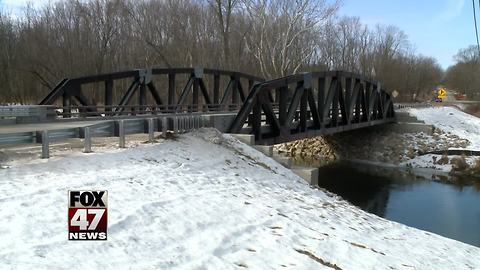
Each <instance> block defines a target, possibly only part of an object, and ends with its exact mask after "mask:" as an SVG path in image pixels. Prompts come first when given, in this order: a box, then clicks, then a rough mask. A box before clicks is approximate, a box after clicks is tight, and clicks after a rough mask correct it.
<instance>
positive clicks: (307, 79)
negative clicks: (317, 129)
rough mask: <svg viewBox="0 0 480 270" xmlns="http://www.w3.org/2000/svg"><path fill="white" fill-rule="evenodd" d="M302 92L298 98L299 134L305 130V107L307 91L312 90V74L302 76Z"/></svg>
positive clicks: (306, 104)
mask: <svg viewBox="0 0 480 270" xmlns="http://www.w3.org/2000/svg"><path fill="white" fill-rule="evenodd" d="M301 84H302V86H301V87H302V88H303V92H302V96H301V98H300V125H299V127H300V132H305V131H306V130H307V114H308V112H307V106H308V91H310V90H311V88H312V74H311V73H306V74H305V75H303V81H302V82H301Z"/></svg>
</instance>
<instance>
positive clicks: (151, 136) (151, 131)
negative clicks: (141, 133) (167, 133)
mask: <svg viewBox="0 0 480 270" xmlns="http://www.w3.org/2000/svg"><path fill="white" fill-rule="evenodd" d="M147 121H148V141H149V142H151V143H153V141H154V140H155V136H154V121H153V118H149V119H148V120H147Z"/></svg>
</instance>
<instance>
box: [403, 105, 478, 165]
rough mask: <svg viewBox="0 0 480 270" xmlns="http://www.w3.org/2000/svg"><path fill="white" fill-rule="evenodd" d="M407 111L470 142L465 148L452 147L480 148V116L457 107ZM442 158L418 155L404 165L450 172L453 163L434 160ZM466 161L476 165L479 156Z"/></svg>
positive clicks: (467, 158) (439, 156)
mask: <svg viewBox="0 0 480 270" xmlns="http://www.w3.org/2000/svg"><path fill="white" fill-rule="evenodd" d="M407 111H408V113H409V114H410V115H412V116H415V117H417V119H419V120H422V121H424V122H425V123H426V124H430V125H433V126H435V128H438V129H440V130H442V131H443V132H445V133H451V134H454V135H457V136H458V137H460V138H462V139H467V140H468V141H469V142H470V144H469V145H468V146H467V147H465V148H450V149H467V150H480V118H478V117H475V116H472V115H470V114H467V113H464V112H462V111H461V110H459V109H458V108H455V107H430V108H409V109H408V110H407ZM432 143H435V142H432ZM440 158H441V155H430V154H429V155H423V156H417V157H415V158H413V159H411V160H409V161H406V162H403V163H402V165H404V166H405V165H407V164H408V166H412V167H414V168H432V169H435V170H438V171H443V172H450V171H451V170H452V164H443V165H442V164H437V163H436V162H434V159H435V160H439V159H440ZM450 158H460V156H450ZM465 161H466V163H467V164H468V165H469V166H475V164H476V162H477V158H476V157H466V158H465Z"/></svg>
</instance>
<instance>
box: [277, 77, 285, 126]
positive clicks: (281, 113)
mask: <svg viewBox="0 0 480 270" xmlns="http://www.w3.org/2000/svg"><path fill="white" fill-rule="evenodd" d="M276 92H277V93H278V94H279V96H278V119H279V122H280V126H281V127H283V126H284V125H285V122H286V121H287V110H288V105H287V100H288V85H287V86H284V87H280V88H279V89H276Z"/></svg>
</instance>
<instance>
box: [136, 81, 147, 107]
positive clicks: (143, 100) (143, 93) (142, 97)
mask: <svg viewBox="0 0 480 270" xmlns="http://www.w3.org/2000/svg"><path fill="white" fill-rule="evenodd" d="M138 93H139V105H140V108H139V111H145V109H146V108H145V106H146V105H147V88H146V85H145V84H144V83H141V84H140V91H138Z"/></svg>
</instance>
